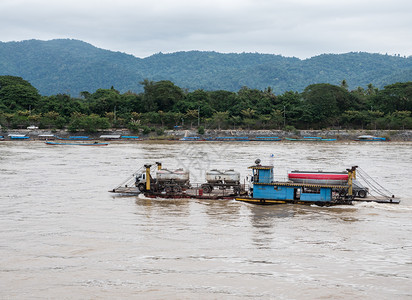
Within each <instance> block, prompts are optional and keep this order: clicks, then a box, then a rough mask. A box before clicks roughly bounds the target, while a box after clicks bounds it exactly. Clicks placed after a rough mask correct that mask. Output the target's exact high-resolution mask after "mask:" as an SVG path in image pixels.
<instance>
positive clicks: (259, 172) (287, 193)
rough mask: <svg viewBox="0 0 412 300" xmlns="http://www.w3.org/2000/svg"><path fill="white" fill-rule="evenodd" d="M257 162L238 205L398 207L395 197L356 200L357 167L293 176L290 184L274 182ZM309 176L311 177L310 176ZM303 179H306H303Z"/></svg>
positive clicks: (268, 169)
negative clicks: (361, 203)
mask: <svg viewBox="0 0 412 300" xmlns="http://www.w3.org/2000/svg"><path fill="white" fill-rule="evenodd" d="M260 163H261V161H260V159H257V160H256V161H255V165H253V166H251V167H249V169H252V172H253V176H252V178H251V184H252V187H251V188H250V189H249V196H248V197H236V200H237V201H243V202H249V203H255V204H284V203H293V204H316V205H319V206H331V205H339V204H346V205H348V204H349V205H350V204H352V202H353V201H366V202H378V203H394V204H398V203H399V202H400V200H399V199H396V198H395V197H394V196H387V195H383V194H381V195H382V196H383V197H380V198H378V197H369V198H366V195H365V196H364V195H363V193H362V194H361V195H358V196H360V197H364V198H362V199H361V200H359V199H355V196H356V195H357V193H359V192H357V191H355V189H354V181H355V180H356V170H357V168H358V166H353V167H351V168H350V169H347V170H346V171H347V172H346V173H338V172H317V173H316V172H298V171H295V172H294V173H293V172H292V173H291V174H289V175H292V178H290V179H295V180H289V181H283V182H281V181H274V180H273V166H271V165H266V166H263V165H261V164H260ZM309 175H311V176H309ZM302 176H306V177H303V178H302ZM307 179H309V180H307ZM328 180H329V181H328Z"/></svg>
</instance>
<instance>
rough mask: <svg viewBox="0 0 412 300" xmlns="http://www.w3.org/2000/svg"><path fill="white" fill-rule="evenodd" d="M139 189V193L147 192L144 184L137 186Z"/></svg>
mask: <svg viewBox="0 0 412 300" xmlns="http://www.w3.org/2000/svg"><path fill="white" fill-rule="evenodd" d="M137 188H138V189H139V191H141V192H144V191H146V187H145V185H144V184H143V183H139V185H138V186H137Z"/></svg>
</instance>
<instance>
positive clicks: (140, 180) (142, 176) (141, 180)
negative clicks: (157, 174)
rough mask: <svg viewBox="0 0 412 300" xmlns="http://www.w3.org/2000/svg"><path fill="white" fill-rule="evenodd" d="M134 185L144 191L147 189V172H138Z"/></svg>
mask: <svg viewBox="0 0 412 300" xmlns="http://www.w3.org/2000/svg"><path fill="white" fill-rule="evenodd" d="M134 185H135V186H136V187H137V188H138V189H139V191H141V192H144V191H145V190H146V173H138V174H136V180H135V183H134Z"/></svg>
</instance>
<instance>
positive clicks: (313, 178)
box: [288, 167, 369, 198]
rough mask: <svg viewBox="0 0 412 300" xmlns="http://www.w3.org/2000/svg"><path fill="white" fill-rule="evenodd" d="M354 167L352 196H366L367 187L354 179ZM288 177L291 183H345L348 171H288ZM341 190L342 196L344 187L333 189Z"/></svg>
mask: <svg viewBox="0 0 412 300" xmlns="http://www.w3.org/2000/svg"><path fill="white" fill-rule="evenodd" d="M356 169H357V167H356V168H355V169H354V171H353V172H354V173H353V179H352V193H353V196H354V197H359V198H366V196H367V195H368V193H369V189H368V188H367V187H364V186H363V185H362V183H361V182H360V181H359V180H357V179H356ZM288 179H289V180H290V181H291V182H293V183H307V184H318V185H319V184H323V185H325V184H326V185H328V184H329V185H347V183H348V180H349V173H348V172H322V171H296V170H295V171H291V172H289V173H288ZM334 191H335V192H341V193H342V196H343V195H344V193H346V191H345V190H344V189H341V188H340V189H339V190H336V189H335V190H334Z"/></svg>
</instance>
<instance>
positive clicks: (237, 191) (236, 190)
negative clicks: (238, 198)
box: [233, 186, 240, 195]
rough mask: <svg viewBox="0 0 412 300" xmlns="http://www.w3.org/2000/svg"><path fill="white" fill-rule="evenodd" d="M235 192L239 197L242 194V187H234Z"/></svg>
mask: <svg viewBox="0 0 412 300" xmlns="http://www.w3.org/2000/svg"><path fill="white" fill-rule="evenodd" d="M233 192H234V193H235V194H236V195H239V194H240V187H238V186H235V187H233Z"/></svg>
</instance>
